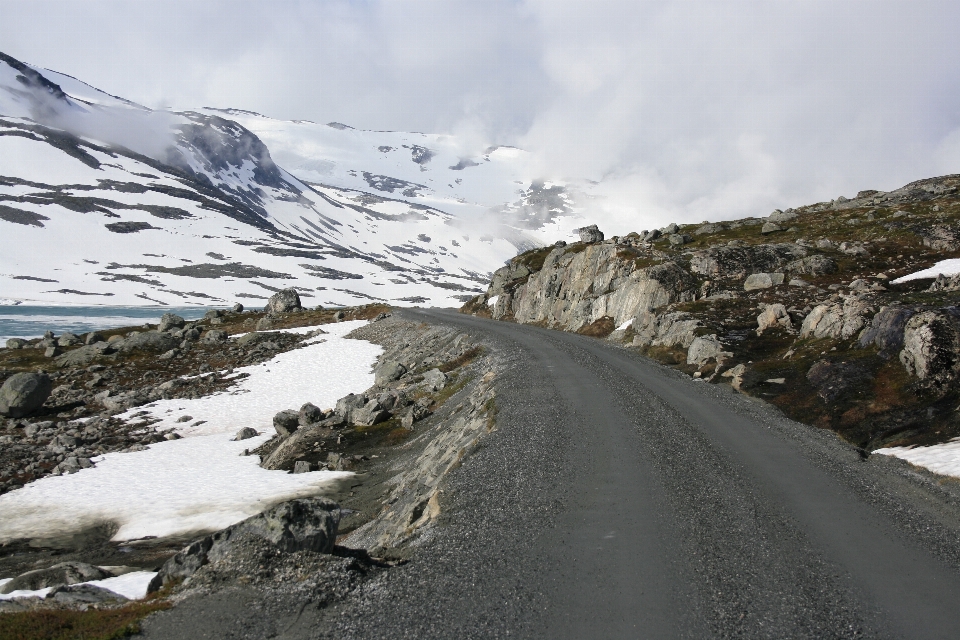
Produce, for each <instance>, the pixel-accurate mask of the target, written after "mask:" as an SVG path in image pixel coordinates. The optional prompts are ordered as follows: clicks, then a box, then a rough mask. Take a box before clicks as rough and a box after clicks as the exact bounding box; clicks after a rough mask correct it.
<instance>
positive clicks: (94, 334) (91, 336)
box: [83, 331, 106, 345]
mask: <svg viewBox="0 0 960 640" xmlns="http://www.w3.org/2000/svg"><path fill="white" fill-rule="evenodd" d="M98 342H106V340H105V339H104V337H103V334H101V333H100V332H99V331H91V332H90V333H88V334H86V335H85V336H83V344H87V345H89V344H96V343H98Z"/></svg>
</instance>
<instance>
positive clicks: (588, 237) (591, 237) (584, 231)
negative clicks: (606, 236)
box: [577, 224, 603, 242]
mask: <svg viewBox="0 0 960 640" xmlns="http://www.w3.org/2000/svg"><path fill="white" fill-rule="evenodd" d="M577 233H579V234H580V242H603V232H602V231H600V229H599V228H597V225H595V224H591V225H590V226H588V227H581V228H579V229H577Z"/></svg>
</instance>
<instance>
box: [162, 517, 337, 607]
mask: <svg viewBox="0 0 960 640" xmlns="http://www.w3.org/2000/svg"><path fill="white" fill-rule="evenodd" d="M339 523H340V507H339V505H337V503H335V502H333V501H331V500H328V499H326V498H298V499H296V500H290V501H289V502H283V503H281V504H278V505H277V506H275V507H273V508H271V509H268V510H267V511H264V512H263V513H261V514H259V515H256V516H253V517H252V518H248V519H246V520H244V521H242V522H238V523H237V524H235V525H232V526H230V527H227V528H226V529H224V530H223V531H219V532H217V533H215V534H213V535H210V536H206V537H205V538H202V539H200V540H197V541H196V542H194V543H192V544H190V545H189V546H188V547H186V548H185V549H183V550H182V551H180V552H179V553H177V554H176V555H175V556H173V557H172V558H170V559H169V560H167V561H166V562H165V563H164V565H163V567H161V569H160V572H159V573H158V574H157V576H156V577H155V578H154V579H153V580H152V581H151V582H150V585H149V587H148V588H147V591H148V593H153V592H155V591H158V590H159V589H160V588H162V587H163V586H164V585H167V584H170V583H171V582H173V581H176V580H183V579H185V578H189V577H190V576H192V575H193V574H194V573H196V572H197V571H198V570H199V569H200V568H201V567H203V566H204V565H206V564H214V565H215V564H216V563H218V562H219V561H220V560H225V559H228V558H229V557H230V556H231V555H232V554H233V553H234V552H235V550H236V549H237V548H238V547H239V546H241V545H243V543H244V542H245V541H249V540H257V541H262V542H266V543H268V544H270V545H271V546H272V547H273V548H275V549H276V550H277V551H279V552H281V553H294V552H297V551H312V552H315V553H330V552H331V551H333V547H334V545H335V544H336V539H337V529H338V528H339Z"/></svg>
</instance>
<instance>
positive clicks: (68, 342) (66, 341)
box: [57, 331, 83, 347]
mask: <svg viewBox="0 0 960 640" xmlns="http://www.w3.org/2000/svg"><path fill="white" fill-rule="evenodd" d="M82 342H83V341H82V340H80V336H78V335H76V334H74V333H70V332H69V331H68V332H66V333H64V334H63V335H62V336H60V337H59V338H57V346H58V347H75V346H77V345H78V344H81V343H82Z"/></svg>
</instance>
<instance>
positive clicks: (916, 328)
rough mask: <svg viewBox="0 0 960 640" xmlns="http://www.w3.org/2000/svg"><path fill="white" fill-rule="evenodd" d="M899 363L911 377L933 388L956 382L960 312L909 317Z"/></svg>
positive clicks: (941, 311) (959, 367)
mask: <svg viewBox="0 0 960 640" xmlns="http://www.w3.org/2000/svg"><path fill="white" fill-rule="evenodd" d="M900 362H901V363H903V366H904V368H906V370H907V372H908V373H910V375H914V376H916V377H917V378H919V379H920V380H924V381H926V382H928V383H929V384H930V385H932V386H934V387H944V386H946V385H948V384H949V383H951V382H953V381H954V380H955V379H956V378H957V374H958V373H960V310H957V309H956V308H953V307H949V308H946V309H939V310H937V311H924V312H923V313H918V314H916V315H915V316H913V317H912V318H910V320H909V321H907V324H906V326H905V328H904V332H903V351H901V352H900Z"/></svg>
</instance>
